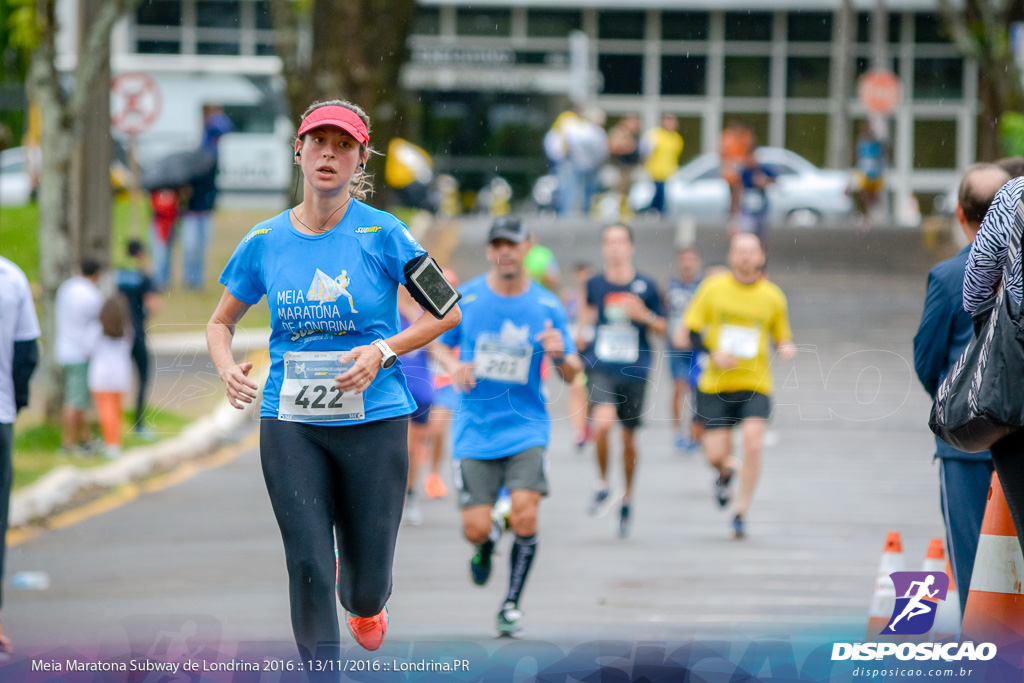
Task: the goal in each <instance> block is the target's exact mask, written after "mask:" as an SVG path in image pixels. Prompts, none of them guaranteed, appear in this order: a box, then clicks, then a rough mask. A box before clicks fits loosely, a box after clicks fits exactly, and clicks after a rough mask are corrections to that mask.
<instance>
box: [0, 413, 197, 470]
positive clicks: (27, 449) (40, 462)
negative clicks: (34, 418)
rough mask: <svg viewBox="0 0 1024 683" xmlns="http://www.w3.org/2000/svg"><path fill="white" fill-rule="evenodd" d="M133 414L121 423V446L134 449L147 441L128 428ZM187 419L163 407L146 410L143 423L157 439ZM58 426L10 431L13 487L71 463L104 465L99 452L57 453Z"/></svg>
mask: <svg viewBox="0 0 1024 683" xmlns="http://www.w3.org/2000/svg"><path fill="white" fill-rule="evenodd" d="M132 419H133V415H132V414H131V413H130V412H126V413H125V416H124V421H123V422H122V424H121V427H122V429H121V446H122V448H124V449H129V448H135V447H136V446H143V445H146V444H149V443H152V442H150V441H146V440H144V439H141V438H139V437H138V436H136V435H135V433H134V432H133V431H132V430H131V429H130V427H131V425H132V424H133V423H132ZM189 422H190V420H189V418H187V417H184V416H182V415H176V414H174V413H171V412H168V411H166V410H160V411H154V412H149V413H147V414H146V423H147V424H148V425H149V426H150V428H151V429H152V430H153V431H154V432H156V434H157V436H158V437H159V438H161V439H163V438H168V437H170V436H175V435H177V434H178V433H180V432H181V430H182V429H184V427H185V426H186V425H187V424H189ZM59 447H60V427H59V426H57V425H49V424H40V425H36V426H34V427H29V428H26V429H16V430H15V431H14V448H13V456H14V488H15V489H18V488H21V487H23V486H28V485H29V484H31V483H33V482H34V481H36V480H37V479H39V478H40V477H42V476H43V475H45V474H46V473H47V472H49V471H50V470H52V469H53V468H55V467H58V466H60V465H74V466H75V467H79V468H81V469H88V468H91V467H97V466H99V465H103V464H106V463H107V462H108V461H107V460H106V459H104V457H103V455H102V454H97V455H90V456H84V457H82V456H77V455H71V456H68V455H59V454H58V453H57V449H58V448H59Z"/></svg>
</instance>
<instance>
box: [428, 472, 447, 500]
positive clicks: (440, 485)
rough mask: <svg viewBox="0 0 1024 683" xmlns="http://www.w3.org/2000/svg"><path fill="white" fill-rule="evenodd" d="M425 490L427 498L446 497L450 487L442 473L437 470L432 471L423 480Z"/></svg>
mask: <svg viewBox="0 0 1024 683" xmlns="http://www.w3.org/2000/svg"><path fill="white" fill-rule="evenodd" d="M423 492H424V493H426V494H427V498H445V497H447V496H448V488H447V487H446V486H445V485H444V482H443V481H442V480H441V475H440V474H438V473H437V472H431V473H430V474H428V475H427V478H426V479H424V480H423Z"/></svg>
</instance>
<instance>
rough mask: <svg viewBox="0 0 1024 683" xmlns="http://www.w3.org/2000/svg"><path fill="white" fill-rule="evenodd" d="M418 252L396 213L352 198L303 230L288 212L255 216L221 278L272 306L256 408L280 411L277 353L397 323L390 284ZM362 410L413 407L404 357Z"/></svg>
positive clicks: (333, 347)
mask: <svg viewBox="0 0 1024 683" xmlns="http://www.w3.org/2000/svg"><path fill="white" fill-rule="evenodd" d="M423 253H424V250H423V247H421V246H420V245H419V243H418V242H417V241H416V239H415V238H413V236H412V234H411V233H410V232H409V230H408V229H407V228H406V227H405V226H404V225H403V224H402V223H401V222H400V221H399V220H398V219H396V218H395V217H394V216H392V215H391V214H389V213H385V212H384V211H378V210H377V209H374V208H371V207H369V206H367V205H366V204H363V203H362V202H360V201H357V200H355V199H353V200H352V203H351V204H350V205H349V207H348V211H347V212H346V213H345V216H344V217H343V218H342V219H341V222H340V223H338V224H337V225H336V226H334V228H332V229H331V230H329V231H327V232H326V233H324V234H323V235H315V236H314V235H306V234H304V233H301V232H299V231H298V230H296V229H295V228H293V227H292V224H291V221H290V220H289V218H288V212H287V211H285V212H283V213H280V214H278V215H277V216H274V217H273V218H271V219H270V220H268V221H264V222H263V223H260V224H259V225H257V226H256V227H254V228H253V229H252V230H251V231H249V234H248V235H246V236H245V238H244V239H243V240H242V242H241V244H239V245H238V247H237V248H236V249H235V253H234V254H233V255H232V256H231V260H230V261H228V264H227V266H225V268H224V272H223V273H221V276H220V283H221V284H223V285H224V286H225V287H226V288H227V290H228V292H230V293H231V295H232V296H234V297H235V298H236V299H239V300H240V301H244V302H245V303H247V304H255V303H257V302H258V301H259V300H260V299H261V298H262V297H263V296H264V295H265V296H266V297H267V304H268V305H269V306H270V325H271V333H270V361H271V365H270V377H269V378H268V379H267V383H266V385H265V386H264V387H263V402H262V403H261V409H260V417H278V416H279V415H278V407H279V406H278V397H279V395H280V393H281V385H282V378H283V376H284V354H285V353H286V352H289V351H291V352H296V351H313V352H315V351H347V350H348V349H351V348H354V347H356V346H363V345H365V344H369V343H371V342H373V340H374V339H387V338H388V337H391V336H394V335H395V334H397V333H398V331H399V329H400V328H399V322H398V304H397V298H396V297H397V290H398V285H399V284H404V283H405V270H404V269H405V264H406V263H407V262H408V261H410V260H411V259H414V258H416V257H417V256H419V255H421V254H423ZM363 404H364V412H365V416H364V418H363V419H361V420H348V421H333V422H317V421H312V420H308V423H309V424H324V425H329V426H333V425H345V424H358V423H361V422H372V421H374V420H382V419H385V418H389V417H397V416H399V415H408V414H409V413H411V412H413V411H414V410H415V409H416V404H415V402H414V401H413V400H412V396H411V395H410V394H409V389H408V387H407V386H406V382H405V377H404V376H403V375H402V372H401V362H397V363H395V364H394V365H392V366H391V367H390V368H388V369H387V370H384V369H382V370H380V371H379V372H378V373H377V376H376V377H375V378H374V380H373V382H372V383H371V384H370V386H369V387H368V388H367V390H366V391H365V392H364V394H363Z"/></svg>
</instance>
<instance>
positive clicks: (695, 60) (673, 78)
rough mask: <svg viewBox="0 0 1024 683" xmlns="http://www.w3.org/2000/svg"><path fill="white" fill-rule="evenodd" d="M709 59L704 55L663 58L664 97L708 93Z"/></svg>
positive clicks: (662, 82) (662, 84) (662, 86)
mask: <svg viewBox="0 0 1024 683" xmlns="http://www.w3.org/2000/svg"><path fill="white" fill-rule="evenodd" d="M707 66H708V58H707V57H705V56H703V55H700V56H698V55H690V56H686V55H665V56H663V57H662V58H661V94H662V95H704V94H706V93H707Z"/></svg>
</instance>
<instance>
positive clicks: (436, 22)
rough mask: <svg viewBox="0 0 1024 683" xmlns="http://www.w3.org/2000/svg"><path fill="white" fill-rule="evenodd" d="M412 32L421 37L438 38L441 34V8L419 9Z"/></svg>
mask: <svg viewBox="0 0 1024 683" xmlns="http://www.w3.org/2000/svg"><path fill="white" fill-rule="evenodd" d="M412 32H413V34H414V35H421V36H436V35H437V34H439V33H441V8H440V7H417V8H416V18H415V19H414V20H413V26H412Z"/></svg>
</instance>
